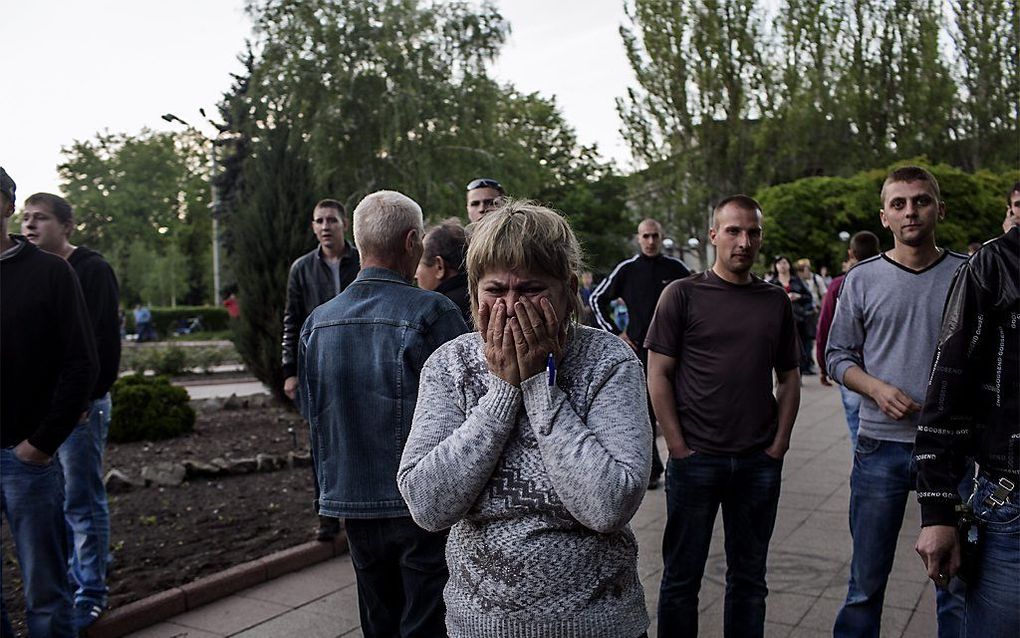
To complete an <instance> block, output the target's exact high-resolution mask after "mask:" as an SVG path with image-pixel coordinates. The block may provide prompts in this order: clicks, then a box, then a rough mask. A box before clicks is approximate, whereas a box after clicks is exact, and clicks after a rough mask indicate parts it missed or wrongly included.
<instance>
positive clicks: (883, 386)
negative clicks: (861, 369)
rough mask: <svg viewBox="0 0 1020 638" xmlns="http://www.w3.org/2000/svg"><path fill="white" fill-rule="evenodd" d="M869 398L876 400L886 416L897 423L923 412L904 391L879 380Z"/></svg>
mask: <svg viewBox="0 0 1020 638" xmlns="http://www.w3.org/2000/svg"><path fill="white" fill-rule="evenodd" d="M868 396H870V397H871V398H872V399H874V400H875V403H877V404H878V407H879V408H881V410H882V412H884V413H885V414H886V416H888V417H889V418H891V419H896V420H897V421H899V420H900V419H902V418H903V417H905V416H908V415H911V414H913V413H915V412H920V411H921V406H920V405H918V403H917V402H916V401H914V400H913V399H911V398H910V397H909V396H907V394H906V393H905V392H904V391H903V390H900V389H899V388H897V387H896V386H894V385H889V384H888V383H886V382H884V381H879V380H878V379H875V381H874V384H873V386H872V388H871V390H870V392H868Z"/></svg>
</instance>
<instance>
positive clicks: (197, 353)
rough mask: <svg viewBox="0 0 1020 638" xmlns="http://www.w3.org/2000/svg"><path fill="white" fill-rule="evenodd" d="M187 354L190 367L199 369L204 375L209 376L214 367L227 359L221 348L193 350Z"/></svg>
mask: <svg viewBox="0 0 1020 638" xmlns="http://www.w3.org/2000/svg"><path fill="white" fill-rule="evenodd" d="M189 354H190V355H191V356H190V357H189V358H190V359H191V365H190V367H193V368H201V369H202V371H203V372H205V373H206V374H211V373H212V369H213V368H214V367H216V366H218V365H223V363H224V362H225V361H226V359H227V353H226V352H224V350H223V349H222V348H195V349H194V352H191V353H189Z"/></svg>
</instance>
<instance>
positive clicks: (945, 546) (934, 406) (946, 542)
mask: <svg viewBox="0 0 1020 638" xmlns="http://www.w3.org/2000/svg"><path fill="white" fill-rule="evenodd" d="M1009 198H1010V210H1011V212H1009V213H1007V216H1006V222H1005V223H1004V225H1003V228H1004V229H1005V230H1006V231H1007V232H1006V234H1005V235H1002V236H1001V237H999V238H997V239H994V240H992V241H990V242H988V243H986V244H985V245H984V246H982V247H981V248H980V249H978V250H977V252H975V253H974V255H973V256H972V257H971V258H970V259H969V260H968V261H967V263H966V264H964V265H963V266H961V267H960V269H959V270H958V271H957V273H956V278H955V280H954V281H953V286H952V288H951V289H950V292H949V299H948V300H947V302H946V307H945V310H944V311H943V314H942V326H941V330H940V334H939V338H938V349H937V350H936V351H935V360H934V362H933V364H932V371H931V376H930V377H929V381H928V390H927V394H926V398H925V401H924V408H923V409H922V412H921V418H920V421H919V423H918V426H917V438H916V439H915V441H914V460H915V461H916V463H917V500H918V501H919V502H920V504H921V534H920V536H919V537H918V539H917V545H916V550H917V553H918V554H920V555H921V558H922V560H923V561H924V564H925V567H926V568H927V570H928V576H929V578H931V579H932V581H934V582H935V585H936V586H938V587H946V586H947V585H948V583H949V581H950V580H951V579H952V578H953V577H954V576H955V575H956V574H957V571H958V570H959V569H960V567H961V547H960V543H959V538H958V536H957V522H958V519H959V517H960V512H959V511H958V510H957V506H959V505H960V502H961V499H960V495H959V493H958V491H957V489H956V486H957V485H959V483H960V481H961V480H963V477H964V476H965V474H966V472H967V471H968V469H967V467H968V465H969V463H968V461H969V459H970V458H973V459H974V460H975V461H976V463H977V466H978V468H980V469H979V471H978V473H977V476H975V477H974V492H973V494H972V496H971V499H970V505H971V507H972V508H973V514H974V518H975V520H976V527H977V537H978V539H979V542H978V543H977V548H978V549H977V551H976V552H975V553H974V554H970V555H968V556H967V558H966V560H968V561H970V562H971V563H973V564H972V565H965V566H964V567H965V570H966V571H967V572H969V573H970V574H971V576H970V577H969V578H968V579H967V591H966V603H965V607H964V622H963V626H964V633H965V635H966V636H967V638H972V637H976V636H981V637H982V638H985V637H990V638H998V637H1000V636H1001V637H1004V638H1005V637H1015V636H1017V635H1020V606H1018V605H1017V600H1018V598H1020V582H1018V580H1017V573H1018V568H1020V524H1018V520H1020V377H1018V370H1020V329H1018V324H1020V182H1017V184H1016V186H1015V187H1014V189H1013V191H1011V192H1010V193H1009ZM1014 202H1015V205H1016V206H1015V212H1013V211H1014ZM972 568H973V569H972Z"/></svg>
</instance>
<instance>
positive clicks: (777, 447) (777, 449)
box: [765, 441, 790, 461]
mask: <svg viewBox="0 0 1020 638" xmlns="http://www.w3.org/2000/svg"><path fill="white" fill-rule="evenodd" d="M789 449H790V443H789V442H788V441H773V442H772V445H770V446H768V447H767V448H765V454H767V455H769V456H771V457H772V458H774V459H775V460H777V461H782V460H783V457H784V456H786V453H787V451H789Z"/></svg>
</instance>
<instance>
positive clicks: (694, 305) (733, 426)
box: [645, 270, 800, 455]
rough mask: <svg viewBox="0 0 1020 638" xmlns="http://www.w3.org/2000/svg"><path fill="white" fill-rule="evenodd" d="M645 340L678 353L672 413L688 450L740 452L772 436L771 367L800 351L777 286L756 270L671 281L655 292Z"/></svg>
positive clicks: (786, 364) (781, 367) (790, 362)
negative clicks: (741, 275)
mask: <svg viewBox="0 0 1020 638" xmlns="http://www.w3.org/2000/svg"><path fill="white" fill-rule="evenodd" d="M645 347H646V348H648V349H649V350H652V351H654V352H658V353H659V354H664V355H666V356H669V357H673V358H675V359H676V360H677V366H676V376H675V377H674V379H673V384H674V391H675V392H676V403H677V413H678V414H679V417H680V428H681V430H682V431H683V435H684V439H685V441H686V442H687V445H688V446H689V447H690V448H691V449H693V450H695V451H696V452H704V453H708V454H725V455H740V454H748V453H753V452H757V451H759V450H762V449H764V448H766V447H768V446H769V445H770V444H771V443H772V439H773V438H774V437H775V434H776V424H777V419H776V415H777V412H778V408H777V406H776V398H775V395H774V394H773V393H772V371H773V370H777V371H779V372H785V371H787V370H792V369H793V368H796V367H797V366H798V364H799V358H800V345H799V343H798V341H797V331H796V328H795V327H794V323H793V310H792V308H791V307H790V299H789V297H787V296H786V293H785V292H783V289H782V288H780V287H778V286H773V285H771V284H767V283H765V282H764V281H762V280H761V279H759V278H757V277H755V278H754V280H753V281H752V282H751V283H749V284H746V285H737V284H732V283H730V282H728V281H725V280H724V279H721V278H720V277H719V276H718V275H716V274H715V273H714V272H712V271H711V270H708V271H706V272H703V273H699V274H697V275H694V276H692V277H688V278H687V279H682V280H680V281H674V282H673V283H671V284H669V286H667V287H666V289H665V290H664V291H662V296H661V297H659V304H658V305H657V306H656V308H655V316H654V317H653V318H652V324H651V326H650V327H649V328H648V335H647V337H646V338H645Z"/></svg>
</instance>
